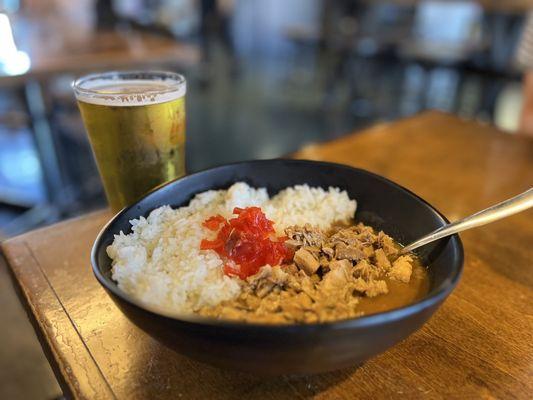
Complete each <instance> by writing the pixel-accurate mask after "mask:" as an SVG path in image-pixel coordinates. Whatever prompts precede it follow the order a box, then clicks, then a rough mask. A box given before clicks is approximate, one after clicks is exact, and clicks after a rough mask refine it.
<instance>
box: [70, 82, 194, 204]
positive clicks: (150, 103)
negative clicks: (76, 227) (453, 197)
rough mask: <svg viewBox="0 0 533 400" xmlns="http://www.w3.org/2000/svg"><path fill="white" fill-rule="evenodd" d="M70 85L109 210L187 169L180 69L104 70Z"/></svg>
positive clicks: (183, 102) (133, 200)
mask: <svg viewBox="0 0 533 400" xmlns="http://www.w3.org/2000/svg"><path fill="white" fill-rule="evenodd" d="M72 86H73V89H74V93H75V94H76V99H77V101H78V106H79V108H80V112H81V116H82V119H83V123H84V125H85V129H86V130H87V134H88V136H89V141H90V142H91V147H92V149H93V153H94V156H95V158H96V163H97V165H98V170H99V172H100V176H101V177H102V182H103V184H104V189H105V192H106V195H107V199H108V201H109V205H110V206H111V209H112V210H113V211H118V210H120V209H122V208H123V207H125V206H127V205H130V204H132V203H133V202H135V201H136V200H137V199H139V198H140V197H141V196H142V195H144V194H145V193H147V192H148V191H150V189H152V188H154V187H156V186H158V185H159V184H161V183H164V182H167V181H169V180H172V179H175V178H178V177H180V176H183V175H184V174H185V91H186V83H185V78H184V77H183V76H182V75H179V74H176V73H172V72H106V73H102V74H93V75H87V76H84V77H82V78H80V79H78V80H76V81H75V82H74V83H73V84H72Z"/></svg>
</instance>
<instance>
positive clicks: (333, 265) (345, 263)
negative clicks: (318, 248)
mask: <svg viewBox="0 0 533 400" xmlns="http://www.w3.org/2000/svg"><path fill="white" fill-rule="evenodd" d="M351 267H352V263H351V262H350V261H349V260H334V261H332V262H330V263H329V269H331V270H334V269H337V268H344V269H346V270H348V269H349V268H351Z"/></svg>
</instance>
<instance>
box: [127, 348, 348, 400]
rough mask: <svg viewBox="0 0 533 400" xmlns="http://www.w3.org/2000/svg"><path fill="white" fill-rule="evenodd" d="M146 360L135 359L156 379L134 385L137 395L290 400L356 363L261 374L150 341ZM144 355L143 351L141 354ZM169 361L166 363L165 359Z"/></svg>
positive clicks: (341, 377) (331, 381)
mask: <svg viewBox="0 0 533 400" xmlns="http://www.w3.org/2000/svg"><path fill="white" fill-rule="evenodd" d="M153 344H154V346H153V347H152V349H150V350H151V351H150V354H151V356H150V357H149V359H148V360H147V359H142V358H139V359H138V360H136V361H135V362H136V363H140V364H141V365H142V366H144V367H145V368H146V366H147V365H149V366H150V368H149V370H150V372H149V374H148V375H151V376H152V377H155V375H154V371H158V373H157V378H156V379H157V381H154V380H152V381H149V382H148V381H147V382H145V383H146V384H141V385H138V387H137V389H136V390H135V396H134V397H139V398H152V399H153V398H170V397H172V398H184V399H185V398H187V399H189V398H190V399H193V398H201V399H205V398H210V399H211V398H213V399H237V398H241V399H244V398H258V399H259V398H260V399H293V398H307V397H310V396H314V395H317V394H319V393H321V392H323V391H325V390H327V389H328V388H330V387H331V386H334V385H337V384H339V383H341V382H343V381H345V380H347V379H349V377H350V375H352V374H353V373H354V372H355V370H356V369H357V368H358V366H354V367H351V368H347V369H344V370H340V371H333V372H328V373H323V374H317V375H282V376H261V375H257V374H252V373H246V372H238V371H229V370H223V369H219V368H215V367H211V366H209V365H207V364H203V363H200V362H197V361H193V360H191V359H188V358H186V357H184V356H181V355H179V354H176V353H173V352H172V351H171V350H168V349H166V348H165V347H163V346H161V345H159V344H158V343H156V342H154V343H153ZM145 354H147V353H145ZM169 361H170V362H169Z"/></svg>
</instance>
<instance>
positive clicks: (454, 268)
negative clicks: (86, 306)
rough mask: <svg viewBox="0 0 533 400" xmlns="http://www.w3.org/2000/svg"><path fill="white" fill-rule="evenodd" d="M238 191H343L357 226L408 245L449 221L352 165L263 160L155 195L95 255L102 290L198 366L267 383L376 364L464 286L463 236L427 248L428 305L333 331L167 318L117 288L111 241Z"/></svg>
mask: <svg viewBox="0 0 533 400" xmlns="http://www.w3.org/2000/svg"><path fill="white" fill-rule="evenodd" d="M237 181H244V182H247V183H248V184H250V185H251V186H254V187H266V188H267V189H268V192H269V194H270V195H273V194H275V193H277V192H278V191H280V190H281V189H284V188H286V187H288V186H293V185H295V184H302V183H307V184H309V185H310V186H321V187H323V188H327V187H329V186H337V187H339V188H342V189H344V190H346V191H347V192H348V194H349V196H350V197H351V198H354V199H357V202H358V206H357V207H358V208H357V212H356V219H357V220H359V221H362V222H364V223H366V224H369V225H371V226H373V227H375V228H377V229H382V230H384V231H385V232H387V233H389V234H390V235H391V236H393V237H394V238H395V239H396V240H397V241H399V242H400V243H407V242H409V241H412V240H414V239H416V238H418V237H420V236H421V235H423V234H425V233H428V232H430V231H432V230H434V229H436V228H438V227H441V226H442V225H444V224H445V223H447V222H448V221H447V220H446V218H445V217H444V216H443V215H442V214H440V213H439V212H438V211H437V210H435V209H434V208H433V207H432V206H430V205H429V204H428V203H426V202H425V201H424V200H422V199H421V198H419V197H418V196H416V195H415V194H413V193H411V192H410V191H408V190H406V189H404V188H402V187H401V186H399V185H397V184H395V183H393V182H391V181H389V180H387V179H385V178H383V177H380V176H378V175H375V174H373V173H370V172H367V171H363V170H360V169H356V168H350V167H348V166H344V165H338V164H331V163H323V162H313V161H300V160H280V159H276V160H265V161H249V162H241V163H236V164H231V165H225V166H221V167H217V168H213V169H209V170H206V171H203V172H199V173H196V174H193V175H189V176H186V177H184V178H181V179H178V180H176V181H173V182H170V183H168V184H166V185H164V186H161V187H159V188H156V189H155V190H154V191H152V192H151V193H149V194H148V195H147V196H145V197H144V198H142V199H141V200H139V201H138V202H137V203H136V204H134V205H133V206H131V207H129V208H126V209H124V210H122V211H121V212H120V213H118V214H117V215H116V216H115V217H114V218H113V219H112V220H111V221H110V222H109V223H108V224H107V226H106V227H105V228H104V229H103V230H102V232H101V233H100V234H99V235H98V238H97V239H96V242H95V243H94V247H93V250H92V254H91V261H92V265H93V271H94V274H95V275H96V278H97V279H98V281H99V282H100V283H101V284H102V286H103V287H104V288H105V289H106V290H107V292H108V293H109V295H110V296H111V298H112V299H113V300H114V301H115V303H116V304H117V305H118V307H119V308H120V309H121V310H122V311H123V312H124V314H126V316H127V317H128V318H129V319H130V320H131V321H132V322H133V323H134V324H135V325H137V326H138V327H139V328H141V329H142V330H144V331H145V332H146V333H148V334H149V335H150V336H153V337H154V338H156V339H158V340H159V341H160V342H162V343H164V344H165V345H166V346H168V347H169V348H171V349H173V350H175V351H177V352H178V353H181V354H184V355H186V356H189V357H191V358H194V359H197V360H200V361H203V362H206V363H209V364H212V365H216V366H219V367H223V368H230V369H238V370H244V371H252V372H259V373H266V374H285V373H289V374H307V373H318V372H324V371H330V370H335V369H340V368H344V367H348V366H352V365H355V364H358V363H361V362H363V361H365V360H367V359H368V358H370V357H372V356H375V355H376V354H379V353H381V352H383V351H385V350H387V349H388V348H389V347H391V346H393V345H394V344H396V343H398V342H399V341H401V340H403V339H405V338H406V337H407V336H409V335H410V334H411V333H413V332H414V331H416V330H417V329H418V328H420V327H421V326H422V324H424V322H426V321H427V320H428V318H429V317H431V315H432V314H433V313H434V312H435V310H437V308H438V307H439V306H440V305H441V304H442V302H443V301H444V299H445V298H446V297H447V296H448V295H449V294H450V292H451V291H452V290H453V288H454V287H455V286H456V285H457V282H458V281H459V277H460V275H461V271H462V266H463V248H462V244H461V241H460V240H459V237H458V236H452V237H450V238H446V239H442V240H441V241H439V242H437V243H436V244H433V245H427V246H425V247H424V248H423V251H422V252H421V253H420V254H419V255H420V256H421V258H422V260H423V262H424V263H425V265H427V266H428V267H429V274H430V282H431V284H430V292H429V293H428V295H427V296H426V297H424V298H423V299H422V300H420V301H418V302H416V303H414V304H411V305H408V306H406V307H402V308H398V309H395V310H392V311H388V312H383V313H379V314H374V315H369V316H365V317H361V318H356V319H349V320H343V321H338V322H332V323H323V324H308V325H289V326H287V325H261V324H245V323H237V322H229V321H218V320H212V319H203V318H192V317H185V316H182V317H180V316H172V315H163V313H161V312H158V311H157V310H155V309H153V308H150V307H147V306H146V305H143V304H141V303H140V302H139V301H137V300H135V299H133V298H131V297H130V296H128V295H127V294H125V293H123V292H122V291H121V290H120V289H118V287H117V285H116V283H115V282H113V280H112V279H111V278H110V268H111V260H110V259H109V257H108V256H107V254H106V247H107V246H108V245H109V244H111V242H112V241H113V235H114V234H117V233H118V232H120V231H124V232H125V233H128V232H130V231H131V227H130V224H129V222H128V221H130V220H131V219H133V218H138V217H139V216H146V215H148V214H149V212H150V211H151V210H153V209H155V208H157V207H160V206H162V205H165V204H169V205H171V206H173V207H179V206H183V205H185V204H187V203H188V202H189V201H190V200H191V198H192V197H193V196H194V195H195V194H196V193H199V192H203V191H206V190H209V189H223V188H228V187H229V186H230V185H231V184H233V183H235V182H237Z"/></svg>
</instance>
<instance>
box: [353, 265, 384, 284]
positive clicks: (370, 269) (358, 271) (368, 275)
mask: <svg viewBox="0 0 533 400" xmlns="http://www.w3.org/2000/svg"><path fill="white" fill-rule="evenodd" d="M353 274H354V276H355V277H357V278H363V279H364V280H367V281H368V280H370V279H376V278H377V277H379V274H380V271H379V269H378V268H376V267H375V266H373V265H372V264H370V263H369V262H368V261H367V260H361V261H359V262H358V263H357V264H356V265H355V267H354V269H353Z"/></svg>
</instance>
